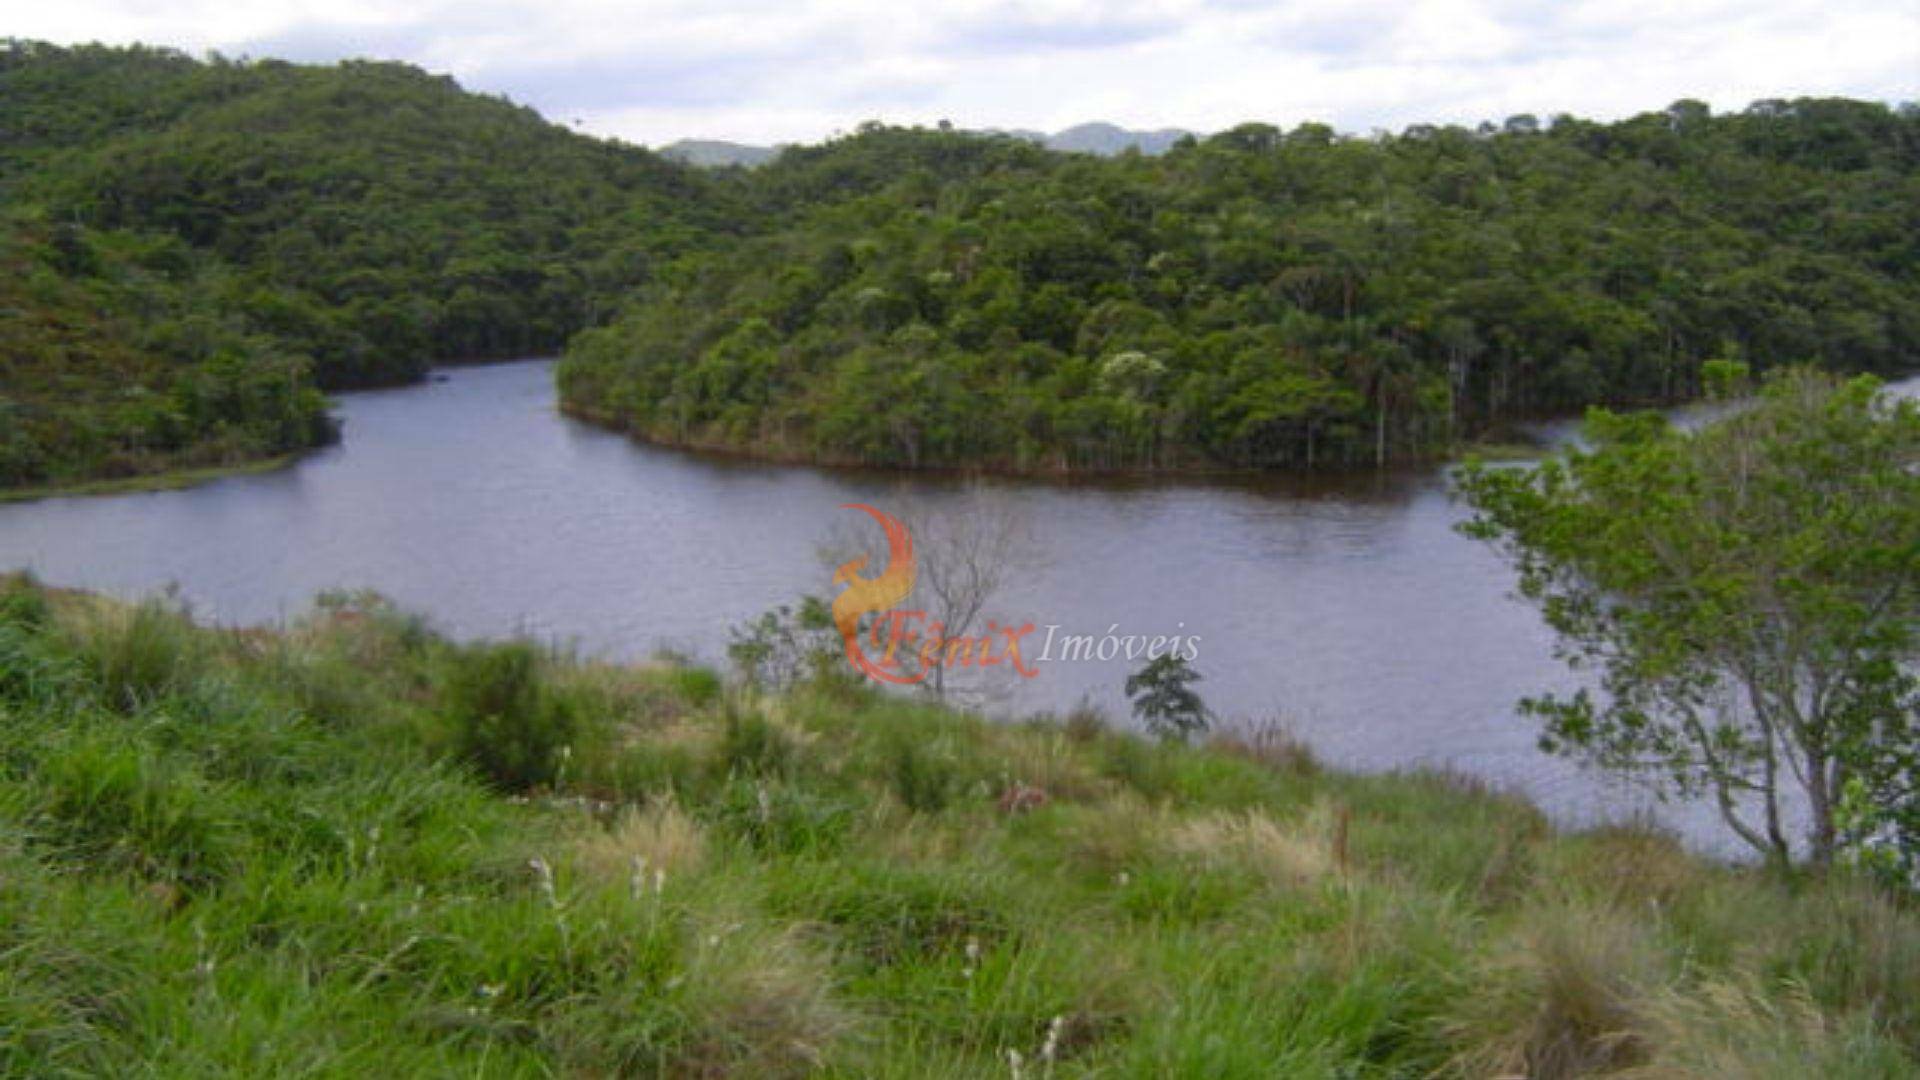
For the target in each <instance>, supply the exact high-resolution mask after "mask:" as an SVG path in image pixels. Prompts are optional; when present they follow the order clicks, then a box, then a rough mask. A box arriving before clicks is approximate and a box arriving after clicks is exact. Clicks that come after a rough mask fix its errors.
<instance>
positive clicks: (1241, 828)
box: [1167, 801, 1346, 887]
mask: <svg viewBox="0 0 1920 1080" xmlns="http://www.w3.org/2000/svg"><path fill="white" fill-rule="evenodd" d="M1344 821H1345V816H1344V814H1343V813H1342V812H1341V811H1340V809H1339V808H1338V807H1335V806H1334V805H1333V804H1332V803H1328V802H1324V801H1323V802H1320V803H1316V804H1315V805H1314V808H1313V810H1312V811H1311V812H1310V813H1309V814H1308V815H1307V816H1306V817H1305V818H1304V819H1303V820H1302V821H1300V822H1299V823H1297V824H1295V825H1292V826H1288V825H1283V824H1281V823H1280V822H1278V821H1275V820H1274V819H1273V818H1271V817H1269V816H1268V815H1267V814H1265V813H1264V812H1261V811H1258V810H1249V811H1247V812H1245V813H1220V814H1209V815H1206V816H1204V817H1198V818H1193V819H1190V820H1187V821H1182V822H1180V823H1179V824H1177V825H1174V826H1172V827H1171V828H1170V829H1169V830H1168V831H1167V846H1168V848H1169V849H1170V850H1171V851H1172V852H1173V853H1174V854H1177V855H1182V856H1187V857H1194V858H1200V859H1205V860H1209V861H1218V862H1225V863H1232V864H1237V865H1242V866H1247V867H1251V868H1252V869H1254V870H1257V871H1259V872H1260V873H1261V874H1263V875H1264V876H1266V877H1267V879H1268V880H1270V881H1272V882H1274V883H1275V884H1279V885H1285V886H1288V887H1300V886H1305V885H1312V884H1315V883H1317V882H1321V881H1325V880H1328V879H1330V878H1335V877H1340V876H1344V874H1345V873H1346V865H1345V862H1346V860H1345V855H1344V851H1343V848H1344V846H1345V845H1344V842H1343V840H1342V836H1343V834H1344V831H1345V830H1344Z"/></svg>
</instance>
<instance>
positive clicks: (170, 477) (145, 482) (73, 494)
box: [0, 447, 322, 505]
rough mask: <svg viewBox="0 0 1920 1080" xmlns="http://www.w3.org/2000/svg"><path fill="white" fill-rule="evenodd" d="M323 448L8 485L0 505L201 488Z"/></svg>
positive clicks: (253, 473)
mask: <svg viewBox="0 0 1920 1080" xmlns="http://www.w3.org/2000/svg"><path fill="white" fill-rule="evenodd" d="M318 449H322V448H321V447H313V448H312V449H308V450H296V451H293V452H291V453H286V454H276V455H274V456H272V457H267V458H255V459H250V460H247V461H241V462H236V463H234V464H231V465H196V466H191V467H183V468H178V469H163V470H161V471H159V472H152V473H141V474H139V475H137V476H118V477H112V478H104V479H96V480H75V481H72V482H70V483H61V484H44V485H41V486H39V487H29V488H8V489H5V490H0V505H6V504H9V503H23V502H38V501H39V500H41V499H70V498H87V497H92V496H96V495H135V494H139V493H141V492H151V491H179V490H181V489H184V488H190V487H198V486H199V485H201V484H207V483H211V482H213V481H215V480H222V479H225V478H227V477H229V476H257V475H260V474H263V473H270V472H278V471H279V470H281V469H284V468H287V467H288V466H291V465H293V464H294V463H296V462H298V461H299V460H300V459H301V458H304V457H306V456H307V455H308V454H310V453H312V452H313V450H318Z"/></svg>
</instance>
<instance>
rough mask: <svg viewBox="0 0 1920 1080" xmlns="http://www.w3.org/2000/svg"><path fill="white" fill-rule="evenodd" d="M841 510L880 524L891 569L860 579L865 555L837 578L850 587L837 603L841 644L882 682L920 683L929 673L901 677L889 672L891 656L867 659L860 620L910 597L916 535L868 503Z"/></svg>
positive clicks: (836, 623) (850, 657)
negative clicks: (862, 513)
mask: <svg viewBox="0 0 1920 1080" xmlns="http://www.w3.org/2000/svg"><path fill="white" fill-rule="evenodd" d="M841 509H843V510H864V511H866V512H867V513H868V514H869V515H871V516H872V517H873V519H874V520H875V521H877V522H879V523H880V528H881V530H882V531H884V532H885V533H886V535H887V567H886V569H885V570H883V571H881V572H880V575H879V576H878V577H862V576H861V575H860V571H862V570H864V569H866V565H867V557H866V556H865V555H862V556H860V557H859V558H857V559H849V560H847V561H846V562H844V563H842V564H841V565H840V568H839V569H838V570H835V571H834V574H833V583H834V584H835V585H840V584H843V583H844V584H845V585H846V588H845V589H844V590H842V591H841V593H840V595H839V596H836V597H834V600H833V625H834V627H835V628H836V629H838V630H839V631H840V641H841V643H842V644H844V645H845V646H846V650H847V659H848V660H850V661H852V662H853V665H854V666H855V667H857V668H859V669H860V670H861V671H864V672H866V673H867V674H868V675H870V676H872V677H873V678H875V679H879V680H880V681H882V682H890V683H899V684H902V685H909V684H912V683H917V682H919V681H920V680H922V679H924V678H926V677H927V673H926V671H925V670H922V671H920V672H919V673H918V674H916V675H913V676H906V675H901V674H899V673H898V672H896V671H890V670H888V668H889V667H891V666H893V665H892V656H891V654H889V655H888V656H886V657H884V658H883V659H882V661H881V662H880V663H878V664H876V663H874V662H873V661H871V660H869V659H867V655H866V653H864V652H863V651H861V649H860V617H861V616H863V615H869V614H877V613H879V612H883V611H886V610H888V609H889V608H892V607H893V606H895V605H896V604H899V603H900V602H901V601H902V600H905V599H906V598H907V594H909V593H911V592H912V591H913V582H914V575H915V568H914V561H913V534H912V533H910V532H908V531H907V527H906V525H904V524H902V523H901V522H900V520H899V519H898V518H895V517H894V516H892V515H891V514H887V513H885V512H883V511H880V510H876V509H874V508H873V507H871V506H868V505H866V504H865V503H844V504H842V505H841Z"/></svg>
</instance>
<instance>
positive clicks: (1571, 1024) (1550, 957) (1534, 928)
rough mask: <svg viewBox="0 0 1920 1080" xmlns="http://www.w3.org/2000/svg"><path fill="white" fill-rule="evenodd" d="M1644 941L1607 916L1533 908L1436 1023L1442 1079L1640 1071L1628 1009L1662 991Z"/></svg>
mask: <svg viewBox="0 0 1920 1080" xmlns="http://www.w3.org/2000/svg"><path fill="white" fill-rule="evenodd" d="M1663 978H1664V973H1663V972H1662V970H1661V967H1660V963H1659V953H1658V951H1657V950H1656V948H1655V945H1654V943H1653V941H1652V940H1651V938H1650V936H1649V935H1648V934H1647V933H1646V932H1645V931H1644V930H1642V929H1641V928H1640V926H1639V925H1637V924H1636V923H1634V922H1631V921H1629V920H1628V919H1627V918H1626V917H1625V916H1623V915H1621V914H1619V913H1617V912H1614V911H1612V910H1610V909H1607V908H1589V907H1581V906H1575V905H1566V906H1555V907H1552V908H1546V907H1542V908H1538V909H1535V910H1534V911H1533V912H1531V913H1530V914H1529V916H1528V917H1527V919H1526V921H1525V922H1524V923H1523V925H1522V926H1521V927H1519V928H1518V930H1517V934H1516V938H1515V943H1514V945H1513V947H1511V948H1510V949H1508V950H1507V951H1506V952H1504V953H1502V954H1500V955H1497V956H1495V957H1494V958H1492V959H1491V960H1490V961H1488V962H1487V963H1485V964H1484V965H1482V968H1481V970H1480V971H1479V972H1478V973H1477V975H1476V977H1475V978H1474V980H1473V984H1472V985H1471V986H1468V987H1465V988H1463V993H1462V994H1461V995H1460V998H1459V1003H1458V1005H1457V1006H1456V1007H1455V1008H1454V1009H1453V1010H1452V1013H1451V1015H1448V1016H1445V1017H1443V1019H1442V1020H1441V1021H1440V1026H1441V1029H1442V1031H1443V1032H1444V1034H1445V1036H1446V1040H1447V1042H1449V1043H1451V1044H1452V1045H1454V1046H1456V1047H1458V1048H1459V1049H1458V1050H1457V1052H1456V1053H1455V1054H1454V1056H1453V1058H1452V1060H1451V1061H1450V1062H1449V1070H1448V1071H1449V1072H1450V1073H1451V1074H1453V1075H1458V1076H1467V1077H1527V1078H1530V1080H1556V1078H1560V1077H1575V1076H1591V1075H1595V1074H1601V1073H1608V1072H1615V1071H1618V1070H1621V1069H1625V1068H1629V1067H1634V1066H1639V1065H1643V1064H1645V1063H1646V1062H1647V1060H1648V1056H1647V1046H1646V1043H1645V1039H1644V1033H1643V1029H1642V1024H1641V1017H1640V1015H1639V1013H1638V1011H1637V1007H1638V1005H1639V1003H1640V1001H1641V1000H1642V997H1643V995H1644V994H1646V993H1647V992H1649V989H1650V988H1655V987H1658V986H1661V985H1662V984H1663Z"/></svg>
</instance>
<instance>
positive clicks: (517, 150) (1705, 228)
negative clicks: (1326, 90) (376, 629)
mask: <svg viewBox="0 0 1920 1080" xmlns="http://www.w3.org/2000/svg"><path fill="white" fill-rule="evenodd" d="M1917 237H1920V113H1916V112H1915V111H1914V110H1913V109H1912V108H1910V107H1908V108H1903V109H1901V110H1899V111H1895V110H1892V109H1889V108H1887V107H1885V106H1882V105H1877V104H1869V103H1861V102H1851V101H1840V100H1820V101H1812V100H1806V101H1796V102H1777V101H1776V102H1763V103H1760V104H1757V105H1755V106H1753V107H1751V108H1749V109H1747V110H1745V111H1744V112H1741V113H1738V114H1733V115H1725V116H1713V115H1710V114H1709V112H1708V110H1707V109H1706V108H1705V107H1704V106H1701V105H1698V104H1696V103H1688V102H1682V103H1679V104H1676V105H1675V106H1673V107H1672V108H1670V109H1668V110H1666V111H1664V112H1660V113H1653V114H1648V115H1645V116H1640V117H1636V118H1634V119H1631V120H1626V121H1623V122H1620V123H1615V124H1595V123H1588V122H1584V121H1579V120H1573V119H1569V118H1557V119H1556V120H1554V121H1553V122H1551V123H1549V124H1543V123H1540V122H1537V121H1535V120H1533V119H1532V118H1529V117H1516V118H1514V119H1512V120H1509V121H1508V122H1507V123H1506V124H1505V125H1504V126H1503V127H1500V128H1494V127H1492V126H1483V127H1482V128H1480V129H1478V130H1468V129H1464V128H1444V129H1442V128H1413V129H1409V130H1408V131H1406V132H1403V133H1401V134H1400V135H1397V136H1379V137H1374V138H1352V137H1342V136H1338V135H1336V134H1335V133H1334V132H1333V131H1332V130H1331V129H1329V128H1326V127H1324V126H1320V125H1314V124H1306V125H1301V126H1299V127H1296V128H1294V129H1293V130H1291V131H1286V132H1283V131H1281V130H1280V129H1278V128H1274V127H1269V126H1264V125H1247V126H1243V127H1240V128H1236V129H1233V130H1231V131H1228V132H1225V133H1222V134H1220V135H1217V136H1214V137H1211V138H1209V139H1206V140H1194V139H1187V140H1182V141H1181V142H1180V143H1178V144H1177V145H1175V146H1174V147H1173V148H1172V149H1171V150H1170V151H1169V152H1168V153H1167V154H1165V155H1164V156H1157V157H1147V156H1143V155H1140V154H1137V153H1126V154H1122V155H1120V156H1118V157H1115V158H1110V159H1103V158H1095V157H1089V156H1086V155H1070V154H1058V153H1053V152H1050V151H1048V150H1045V149H1043V148H1041V147H1038V146H1035V145H1033V144H1031V143H1030V142H1028V141H1025V140H1022V139H1019V138H1016V137H1011V136H990V135H979V134H970V133H963V132H957V131H951V130H945V129H942V130H921V129H900V128H886V127H882V126H879V125H867V126H865V127H863V128H861V129H860V130H859V131H858V132H857V133H856V134H854V135H852V136H850V137H847V138H844V139H839V140H836V141H833V142H830V143H827V144H825V145H821V146H811V147H789V148H787V149H785V150H784V151H783V152H782V153H781V155H780V157H779V158H778V159H777V160H775V161H774V162H772V163H770V164H768V165H766V166H764V167H762V168H759V169H755V170H751V171H742V170H727V171H723V172H717V173H716V172H707V171H702V170H698V169H694V168H690V167H687V166H685V165H682V164H679V163H676V162H672V161H668V160H665V159H663V158H660V157H657V156H655V155H653V154H650V153H648V152H646V151H644V150H641V149H638V148H634V147H629V146H625V145H621V144H618V143H611V142H605V141H601V140H597V139H592V138H589V137H586V136H583V135H579V134H576V133H573V132H569V131H567V130H565V129H563V128H561V127H558V126H556V125H553V124H550V123H547V122H546V121H545V120H543V119H541V118H540V117H539V116H538V115H537V114H535V113H533V112H532V111H531V110H529V109H526V108H522V107H519V106H515V105H513V104H512V103H510V102H507V101H504V100H501V99H496V98H490V97H485V96H480V95H474V94H469V93H467V92H465V91H463V90H461V89H460V88H459V87H458V86H457V85H456V84H454V83H453V82H452V81H451V80H450V79H446V78H441V77H435V76H431V75H428V74H426V73H424V72H421V71H419V70H417V69H414V68H410V67H406V66H404V65H398V64H383V63H371V62H357V61H355V62H345V63H342V64H338V65H334V66H329V67H315V66H299V65H293V64H287V63H283V62H279V61H273V60H263V61H229V60H224V59H221V58H218V57H214V58H212V59H210V60H207V61H199V60H194V59H191V58H189V57H186V56H184V55H182V54H179V53H176V52H172V51H168V50H162V49H148V48H138V47H136V48H130V49H119V48H106V47H99V46H89V47H79V48H70V49H69V48H60V47H55V46H51V45H45V44H37V43H28V42H17V41H15V42H8V43H6V44H5V46H4V47H0V260H3V261H4V263H5V265H6V268H7V274H6V279H5V280H4V281H0V343H4V348H5V352H4V355H0V365H3V367H0V392H3V393H4V401H0V486H6V487H20V486H37V485H46V484H60V483H65V482H69V481H72V480H77V479H86V478H95V477H110V476H121V475H137V474H144V473H150V472H156V471H160V470H164V469H171V468H175V467H178V466H182V465H200V464H223V463H231V462H236V461H244V460H251V459H256V458H260V457H264V456H270V455H273V454H278V453H283V452H286V451H289V450H294V449H299V448H301V447H305V446H309V445H313V444H315V443H316V442H319V441H323V440H324V439H326V438H327V437H329V435H330V425H329V424H328V423H327V422H326V420H325V416H324V403H323V401H322V400H321V399H320V397H319V396H318V394H317V393H315V391H316V390H326V389H336V388H346V387H355V386H365V385H373V384H378V383H388V382H398V381H405V380H408V379H413V378H417V377H419V376H420V375H421V374H422V373H423V372H424V371H425V370H426V368H427V366H428V365H429V364H430V363H432V362H434V361H441V360H457V359H470V358H486V357H507V356H516V355H528V354H536V353H541V352H549V351H556V350H558V349H560V348H561V347H562V345H563V344H565V343H567V342H569V341H570V340H571V342H572V344H571V345H570V346H569V347H568V362H567V363H566V364H565V365H564V366H563V368H562V375H561V380H562V387H561V389H562V393H563V398H564V401H565V403H566V405H567V407H568V408H570V409H571V410H572V411H573V412H575V413H576V414H578V415H581V416H584V417H587V418H590V419H595V420H598V421H601V422H604V423H608V424H612V425H614V426H618V427H621V428H624V429H627V430H630V431H633V432H635V433H637V434H639V435H642V436H644V437H646V438H650V439H654V440H658V441H662V442H669V443H675V444H685V445H708V446H721V447H726V448H730V449H739V450H748V451H752V452H757V453H763V454H768V455H772V456H780V457H789V458H796V459H804V460H828V461H858V462H867V463H878V464H895V465H908V466H985V467H995V468H1008V469H1020V470H1062V471H1079V470H1104V469H1136V468H1148V469H1172V468H1217V467H1309V468H1311V467H1323V466H1340V465H1350V464H1371V463H1377V462H1383V461H1390V460H1407V459H1413V458H1419V457H1423V456H1427V455H1429V454H1432V453H1434V452H1436V451H1438V450H1440V449H1441V448H1443V447H1445V446H1447V445H1449V444H1451V443H1453V442H1454V441H1455V440H1457V439H1458V438H1460V437H1461V436H1463V435H1471V434H1474V433H1477V432H1479V431H1482V430H1484V429H1486V428H1487V427H1488V426H1490V425H1492V424H1495V423H1497V422H1499V421H1501V420H1503V419H1505V418H1510V417H1514V416H1517V415H1523V414H1528V413H1532V412H1537V411H1543V410H1563V409H1572V408H1578V407H1580V406H1583V405H1586V404H1590V403H1594V402H1612V403H1621V402H1659V401H1669V400H1676V399H1681V398H1685V397H1687V396H1689V395H1691V394H1692V393H1694V392H1695V390H1696V388H1697V382H1698V372H1699V370H1700V365H1701V363H1702V362H1703V361H1704V360H1707V359H1712V358H1733V357H1737V358H1739V359H1743V360H1745V361H1747V362H1749V363H1750V364H1752V365H1753V366H1755V367H1758V368H1765V367H1768V366H1770V365H1774V364H1779V363H1786V362H1797V361H1815V362H1818V363H1822V364H1825V365H1828V366H1831V367H1834V368H1839V369H1845V370H1849V371H1853V370H1867V371H1876V372H1891V371H1896V370H1901V369H1904V368H1906V367H1909V366H1911V365H1912V363H1913V358H1914V356H1915V355H1916V349H1915V345H1916V342H1920V249H1917V245H1920V240H1917V239H1916V238H1917ZM609 323H611V325H607V324H609ZM582 331H585V333H584V334H582V333H581V332H582ZM576 335H578V336H576Z"/></svg>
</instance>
